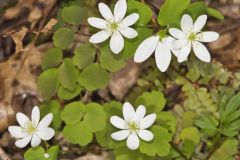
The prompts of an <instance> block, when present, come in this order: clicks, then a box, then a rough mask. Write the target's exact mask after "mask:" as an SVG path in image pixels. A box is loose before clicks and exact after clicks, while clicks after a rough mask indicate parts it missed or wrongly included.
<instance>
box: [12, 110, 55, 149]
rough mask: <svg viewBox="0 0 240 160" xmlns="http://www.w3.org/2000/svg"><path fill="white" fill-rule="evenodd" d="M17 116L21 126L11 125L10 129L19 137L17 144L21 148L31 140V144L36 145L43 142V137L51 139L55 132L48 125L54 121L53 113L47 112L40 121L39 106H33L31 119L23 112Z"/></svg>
mask: <svg viewBox="0 0 240 160" xmlns="http://www.w3.org/2000/svg"><path fill="white" fill-rule="evenodd" d="M16 118H17V121H18V123H19V125H20V126H9V127H8V131H9V132H10V134H11V135H12V136H13V137H15V138H17V139H18V140H17V141H16V142H15V145H16V146H17V147H19V148H24V147H25V146H27V144H28V143H29V142H30V141H31V146H32V147H36V146H38V145H39V144H40V143H41V139H42V140H45V141H47V140H50V139H51V138H52V137H53V136H54V134H55V132H54V130H53V129H52V128H50V127H48V126H49V125H50V123H51V122H52V119H53V114H52V113H49V114H47V115H46V116H45V117H44V118H43V119H42V120H41V121H40V111H39V108H38V106H35V107H34V108H33V110H32V115H31V120H30V119H29V118H28V117H27V116H26V115H25V114H23V113H17V114H16ZM39 121H40V122H39Z"/></svg>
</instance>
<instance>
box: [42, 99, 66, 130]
mask: <svg viewBox="0 0 240 160" xmlns="http://www.w3.org/2000/svg"><path fill="white" fill-rule="evenodd" d="M40 110H41V116H42V118H43V117H44V116H45V115H47V114H48V113H52V114H53V121H52V123H51V125H52V127H53V128H54V129H56V130H58V129H59V128H60V127H61V125H62V119H61V117H60V103H59V102H58V101H55V100H51V101H47V102H44V103H43V104H41V106H40Z"/></svg>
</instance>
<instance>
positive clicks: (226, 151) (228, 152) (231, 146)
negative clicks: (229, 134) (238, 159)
mask: <svg viewBox="0 0 240 160" xmlns="http://www.w3.org/2000/svg"><path fill="white" fill-rule="evenodd" d="M237 151H238V141H237V140H236V139H234V138H229V139H227V140H226V141H225V142H224V143H223V144H222V145H221V147H219V148H218V150H217V151H216V152H215V153H214V154H213V155H212V157H211V158H210V160H233V159H234V156H235V155H236V153H237Z"/></svg>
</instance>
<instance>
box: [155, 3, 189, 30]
mask: <svg viewBox="0 0 240 160" xmlns="http://www.w3.org/2000/svg"><path fill="white" fill-rule="evenodd" d="M190 2H191V1H190V0H181V2H179V0H165V2H164V4H163V5H162V7H161V8H160V12H159V15H158V23H159V24H160V25H161V26H167V25H169V24H177V25H178V24H179V22H180V19H181V17H182V13H183V11H184V10H185V9H186V8H187V7H188V5H189V4H190Z"/></svg>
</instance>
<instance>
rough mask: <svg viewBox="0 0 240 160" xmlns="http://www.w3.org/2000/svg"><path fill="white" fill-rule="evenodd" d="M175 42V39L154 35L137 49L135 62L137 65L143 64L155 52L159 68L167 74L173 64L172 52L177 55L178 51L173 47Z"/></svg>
mask: <svg viewBox="0 0 240 160" xmlns="http://www.w3.org/2000/svg"><path fill="white" fill-rule="evenodd" d="M174 41H175V39H174V38H172V37H170V36H166V37H164V38H160V36H159V35H154V36H152V37H149V38H147V39H145V40H144V41H143V42H142V43H141V44H140V46H139V47H138V48H137V50H136V52H135V55H134V61H135V62H136V63H141V62H143V61H145V60H146V59H148V58H149V57H150V56H151V55H152V54H153V52H155V60H156V64H157V67H158V68H159V70H160V71H162V72H165V71H166V70H167V68H168V66H169V64H170V62H171V58H172V54H171V51H172V52H173V53H174V54H176V50H175V49H174V48H173V46H172V44H173V42H174Z"/></svg>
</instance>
